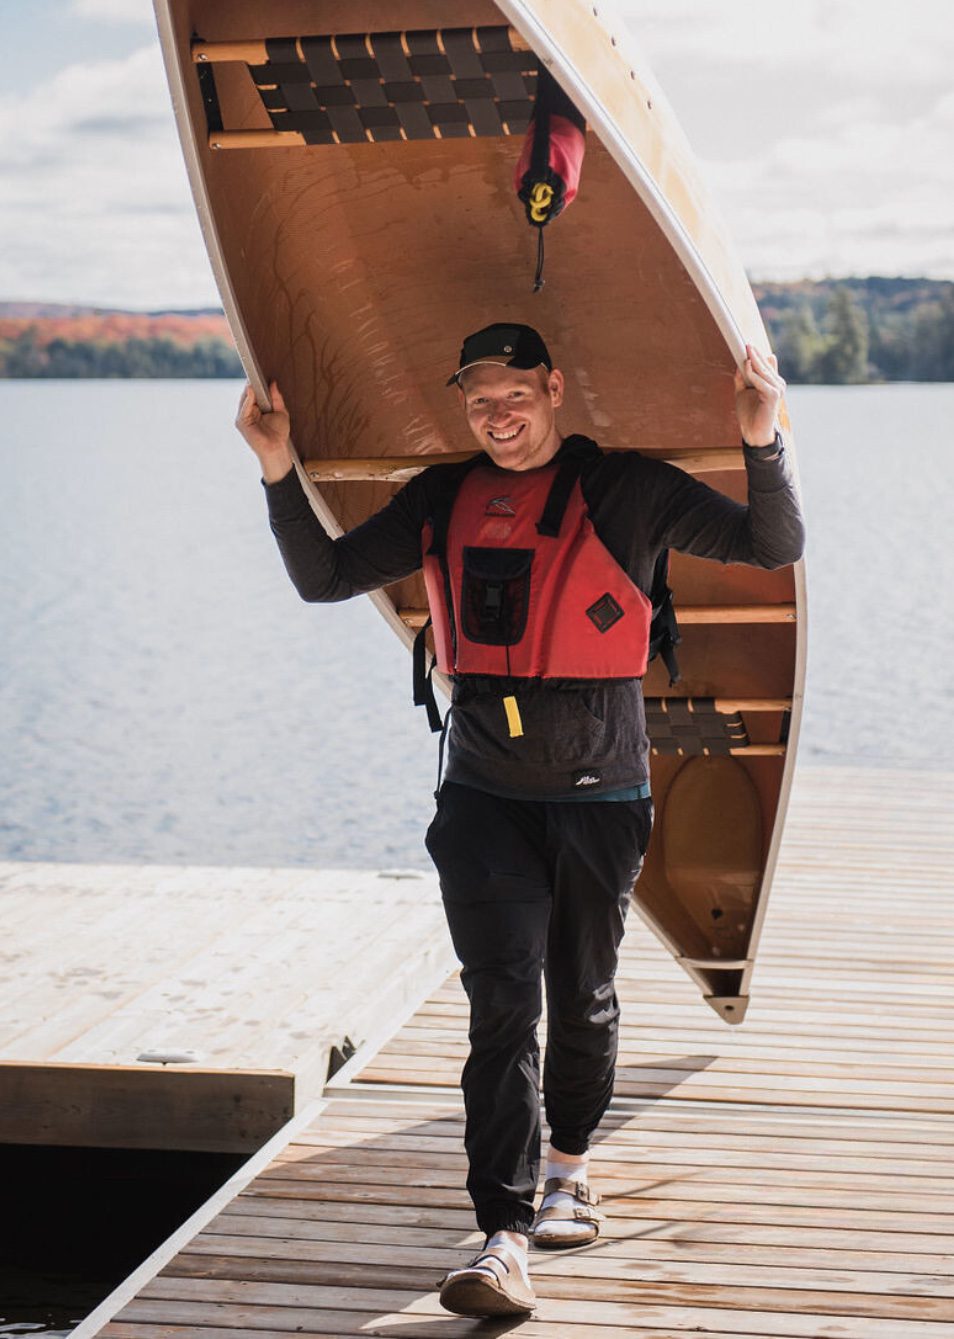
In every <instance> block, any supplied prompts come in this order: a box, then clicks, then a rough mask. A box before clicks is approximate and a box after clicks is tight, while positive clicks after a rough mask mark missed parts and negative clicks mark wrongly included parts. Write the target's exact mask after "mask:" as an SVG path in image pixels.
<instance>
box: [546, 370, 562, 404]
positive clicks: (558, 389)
mask: <svg viewBox="0 0 954 1339" xmlns="http://www.w3.org/2000/svg"><path fill="white" fill-rule="evenodd" d="M565 385H566V383H565V382H564V380H563V373H562V372H561V371H560V369H559V368H557V367H555V368H554V369H553V371H552V372H551V373H550V376H549V378H548V380H547V389H548V390H549V392H550V403H551V404H552V405H553V408H554V409H559V408H560V405H561V404H562V403H563V391H564V388H565Z"/></svg>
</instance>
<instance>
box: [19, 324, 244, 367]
mask: <svg viewBox="0 0 954 1339" xmlns="http://www.w3.org/2000/svg"><path fill="white" fill-rule="evenodd" d="M241 375H242V365H241V363H240V362H239V358H238V354H237V353H236V352H235V349H234V348H233V347H232V346H231V344H228V343H226V341H225V340H224V339H217V338H209V337H206V338H204V339H198V340H196V341H195V342H194V343H191V344H185V343H180V342H179V341H177V340H174V339H170V338H167V337H165V336H161V335H153V336H149V337H147V338H139V337H135V336H134V337H132V338H129V339H124V340H122V341H121V342H108V343H107V342H100V341H98V340H93V339H67V338H63V337H61V336H57V337H56V338H54V339H49V340H45V341H44V340H43V339H42V338H40V337H39V335H38V332H37V330H36V328H34V327H31V328H29V329H26V330H23V331H21V332H20V333H18V334H17V335H15V336H14V337H13V338H12V339H8V340H4V341H2V342H0V377H240V376H241Z"/></svg>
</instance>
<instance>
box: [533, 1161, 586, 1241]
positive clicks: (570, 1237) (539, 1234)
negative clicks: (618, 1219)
mask: <svg viewBox="0 0 954 1339" xmlns="http://www.w3.org/2000/svg"><path fill="white" fill-rule="evenodd" d="M558 1190H559V1191H562V1192H563V1194H565V1195H572V1196H573V1199H574V1200H575V1203H574V1204H567V1203H565V1202H564V1203H563V1204H552V1205H551V1206H550V1208H549V1209H540V1211H539V1213H538V1214H537V1216H536V1218H534V1220H533V1223H532V1224H531V1227H530V1244H531V1246H533V1247H535V1249H536V1250H538V1251H558V1250H561V1249H562V1248H564V1247H569V1246H585V1245H587V1243H588V1242H591V1241H595V1240H596V1238H597V1237H598V1236H599V1234H600V1223H602V1222H603V1221H604V1215H603V1214H601V1213H600V1212H599V1210H598V1209H597V1207H596V1206H597V1204H599V1202H600V1197H599V1193H598V1192H597V1191H595V1190H591V1189H590V1188H589V1186H588V1185H587V1184H586V1182H585V1181H572V1180H564V1179H563V1178H562V1177H559V1176H551V1177H550V1179H549V1181H546V1182H545V1183H544V1186H543V1198H544V1200H546V1197H547V1196H548V1195H552V1194H554V1193H555V1192H556V1191H558ZM547 1223H575V1224H576V1225H577V1226H576V1231H574V1232H560V1233H556V1232H547Z"/></svg>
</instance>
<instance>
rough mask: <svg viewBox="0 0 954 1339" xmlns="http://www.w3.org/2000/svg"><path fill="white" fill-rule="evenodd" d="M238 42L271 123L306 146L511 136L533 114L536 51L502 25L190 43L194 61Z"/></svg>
mask: <svg viewBox="0 0 954 1339" xmlns="http://www.w3.org/2000/svg"><path fill="white" fill-rule="evenodd" d="M243 48H244V55H245V57H246V63H247V64H248V69H249V73H250V74H251V76H252V79H253V81H254V83H255V86H256V88H257V89H258V91H259V94H260V96H261V99H262V103H263V104H264V106H265V109H266V111H267V112H268V115H269V117H270V119H271V122H272V126H273V128H274V131H277V132H281V133H286V132H293V133H295V134H296V135H300V136H301V142H303V143H305V144H356V143H363V142H365V141H372V142H377V141H382V140H419V139H467V138H468V137H470V136H478V135H516V134H523V133H524V132H525V131H526V129H527V126H528V125H529V123H530V117H531V115H532V112H533V98H534V93H535V91H536V82H537V79H536V72H537V57H536V56H535V55H534V54H533V52H532V51H529V50H527V49H526V45H525V43H524V42H523V41H522V39H521V38H520V36H519V34H517V33H516V32H515V31H514V30H513V29H511V28H509V27H507V26H506V25H500V26H496V27H486V28H443V29H436V28H430V29H419V30H416V31H410V32H384V33H352V34H348V35H345V36H321V37H275V38H266V39H264V40H263V41H262V42H260V43H245V44H242V43H220V44H216V43H193V60H194V61H196V62H197V63H198V62H199V61H203V62H215V61H216V60H234V59H235V58H236V54H237V53H238V52H239V51H241V50H242V49H243ZM257 54H261V56H263V57H264V59H263V60H261V62H260V63H254V57H255V55H257ZM249 56H251V57H252V58H253V59H252V60H249V59H248V57H249ZM206 105H207V106H208V98H206ZM214 128H215V129H216V130H218V131H219V132H220V133H219V135H218V142H217V144H216V147H223V148H224V147H228V134H227V132H226V134H225V136H223V135H222V133H221V130H222V127H221V125H219V126H216V127H214ZM211 129H213V126H212V125H211V124H210V130H211ZM247 142H248V141H247V140H246V141H245V143H247ZM262 142H263V143H264V142H265V141H262Z"/></svg>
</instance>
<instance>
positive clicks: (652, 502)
mask: <svg viewBox="0 0 954 1339" xmlns="http://www.w3.org/2000/svg"><path fill="white" fill-rule="evenodd" d="M747 355H748V356H747V358H746V361H745V364H744V366H743V367H742V369H741V370H740V371H737V373H736V376H735V391H736V409H737V416H738V421H739V427H740V429H741V433H742V438H743V442H744V444H745V446H744V455H745V463H746V469H747V474H748V483H749V505H748V506H747V507H746V506H742V505H740V504H738V503H736V502H734V501H732V500H730V499H729V498H726V497H723V496H722V495H721V494H719V493H716V492H714V491H713V490H712V489H710V488H708V487H707V486H706V485H704V484H703V483H701V482H700V481H698V480H696V479H693V478H692V477H691V476H689V475H687V474H685V473H684V472H682V471H680V470H678V469H675V468H674V467H672V466H670V465H668V464H665V463H663V462H660V461H655V460H651V459H648V458H645V457H642V456H640V455H639V454H638V453H637V452H607V453H605V454H604V453H603V452H601V451H600V450H599V448H598V447H597V446H596V445H595V444H594V443H592V442H590V441H588V440H587V439H586V438H583V437H579V436H570V437H567V438H564V437H563V436H562V434H561V432H560V430H559V428H558V426H557V420H556V415H557V411H558V410H559V408H560V405H561V403H562V401H563V391H564V379H563V375H562V373H561V372H560V371H559V369H558V368H556V367H554V366H553V363H552V360H551V358H550V354H549V351H548V350H547V347H546V345H545V344H544V341H543V340H542V338H541V337H540V335H539V334H538V333H537V332H536V331H535V330H533V329H531V328H530V327H528V326H523V325H518V324H508V323H497V324H495V325H492V326H488V327H486V328H485V329H484V330H481V331H478V332H477V333H476V334H474V335H471V336H468V338H467V339H466V340H465V341H464V345H463V348H462V350H461V356H460V362H459V367H458V370H457V371H456V372H455V373H454V374H453V376H452V377H451V378H450V381H449V382H448V385H456V387H457V394H458V397H459V401H460V404H461V407H462V409H463V412H464V416H465V418H466V422H467V426H468V428H469V429H470V432H471V435H472V436H473V438H474V439H475V441H476V442H477V444H478V446H479V447H480V449H481V451H482V452H483V453H484V454H483V455H482V456H480V457H476V458H475V461H474V462H471V463H469V464H468V465H465V466H459V465H458V466H455V465H443V466H441V465H437V466H434V467H432V468H430V469H428V470H426V471H424V472H423V473H422V474H420V475H418V476H417V477H416V478H415V479H413V480H412V481H411V482H410V483H409V484H408V485H407V486H406V487H405V488H403V489H402V490H401V491H400V492H399V493H398V494H397V495H396V496H395V497H394V498H393V499H392V501H391V502H390V503H389V504H388V506H387V507H385V508H384V509H383V510H382V511H380V512H378V513H377V514H376V515H375V516H372V517H371V518H370V519H369V520H368V521H366V522H365V523H364V524H363V525H361V526H358V527H357V528H356V529H355V530H352V531H350V532H349V533H347V534H346V535H344V536H342V537H341V538H340V539H337V540H335V541H332V540H331V539H329V538H328V537H327V536H326V534H325V532H324V530H323V529H322V527H321V525H320V524H319V522H318V521H317V519H316V518H315V516H314V514H313V512H312V511H311V508H310V507H309V505H308V502H307V499H306V498H305V495H304V493H303V491H302V489H301V487H300V485H299V482H298V479H297V476H296V475H295V473H294V471H293V468H292V457H291V453H290V450H289V445H288V442H289V431H290V425H289V418H288V414H287V412H286V410H285V406H284V403H283V401H282V398H281V395H280V393H279V390H278V387H277V386H276V385H274V384H273V385H272V388H271V392H272V403H273V409H272V411H271V412H270V413H268V414H264V413H262V412H261V411H260V410H259V409H258V407H257V406H256V403H255V400H254V397H253V395H252V393H251V390H250V389H249V388H246V392H245V395H244V397H243V400H242V403H241V406H240V409H239V415H238V418H237V420H236V422H237V426H238V428H239V430H240V431H241V432H242V434H243V435H244V437H245V438H246V440H247V441H248V443H249V445H250V446H251V447H252V449H253V450H254V451H255V453H256V455H257V456H258V458H259V461H260V463H261V468H262V478H263V483H264V485H265V489H266V493H267V498H268V507H269V515H270V519H271V526H272V530H273V532H274V534H275V536H276V539H277V541H278V545H279V548H280V550H281V553H282V557H283V559H284V561H285V564H286V567H287V569H288V572H289V575H290V576H291V579H292V580H293V582H294V583H295V585H296V587H297V589H298V591H299V592H300V594H301V595H302V597H303V598H304V599H306V600H315V601H333V600H341V599H347V598H349V597H350V596H352V595H356V594H359V593H361V592H366V591H370V590H374V589H377V588H379V587H381V586H384V585H387V584H388V583H390V582H393V581H397V580H399V579H401V578H403V577H406V576H408V575H410V574H411V573H412V572H414V571H416V570H418V569H419V568H421V567H422V566H423V568H424V573H425V580H426V583H427V589H428V600H429V604H430V608H431V616H432V620H433V624H434V638H435V647H436V652H437V661H438V665H439V667H440V668H441V669H442V670H445V671H446V672H447V673H449V674H451V675H452V676H453V681H454V692H453V707H452V716H451V722H450V733H449V739H448V764H447V773H446V779H445V780H444V783H443V785H442V787H441V790H440V793H439V796H438V808H437V814H436V816H435V818H434V821H433V823H432V824H431V826H430V828H429V830H428V834H427V847H428V850H429V852H430V854H431V856H432V858H433V860H434V862H435V864H436V866H437V869H438V872H439V874H440V882H441V892H442V895H443V899H444V906H445V910H446V913H447V919H448V924H449V927H450V931H451V936H452V939H453V941H454V946H455V949H456V951H457V955H458V957H459V958H460V960H461V963H462V965H463V971H462V981H463V984H464V987H465V989H466V991H467V994H468V997H469V1000H470V1010H471V1016H470V1045H471V1049H470V1054H469V1057H468V1060H467V1063H466V1065H465V1067H464V1071H463V1075H462V1080H461V1082H462V1088H463V1092H464V1099H465V1108H466V1135H465V1144H466V1149H467V1154H468V1160H469V1174H468V1179H467V1186H468V1190H469V1192H470V1195H471V1198H472V1200H473V1202H474V1206H475V1210H476V1215H477V1222H478V1225H479V1227H480V1228H481V1230H482V1231H483V1232H484V1233H485V1234H486V1237H487V1242H486V1245H485V1247H484V1249H483V1250H482V1251H481V1252H480V1253H479V1254H478V1256H477V1257H476V1258H475V1259H474V1260H473V1261H472V1262H471V1264H470V1265H469V1266H467V1267H466V1268H465V1269H458V1270H453V1271H452V1272H451V1273H450V1274H449V1275H448V1276H447V1278H446V1279H445V1280H444V1282H443V1284H442V1288H441V1301H442V1303H443V1304H444V1306H445V1307H447V1308H448V1309H449V1310H451V1311H455V1312H458V1313H460V1314H463V1315H472V1316H490V1315H505V1314H514V1315H519V1314H524V1315H525V1314H528V1313H529V1312H530V1311H531V1310H532V1309H533V1307H534V1305H535V1302H534V1296H533V1292H532V1289H531V1286H530V1281H529V1277H528V1274H527V1249H528V1242H529V1240H530V1239H531V1238H532V1240H533V1243H534V1245H535V1246H537V1247H541V1248H559V1247H563V1246H572V1245H578V1244H580V1243H581V1242H585V1241H590V1240H593V1238H595V1237H596V1235H597V1234H598V1232H599V1223H600V1215H599V1213H598V1212H597V1210H596V1208H595V1205H596V1202H597V1199H598V1196H597V1195H596V1194H595V1193H594V1192H593V1191H591V1190H590V1188H589V1186H588V1185H587V1181H586V1168H587V1162H588V1148H589V1143H590V1139H591V1137H592V1134H593V1132H594V1130H595V1129H596V1127H597V1125H598V1123H599V1121H600V1119H601V1117H602V1115H603V1113H604V1112H605V1110H606V1107H607V1105H608V1104H609V1101H610V1097H611V1095H612V1089H613V1075H614V1064H615V1057H616V1040H617V1025H618V1017H619V1008H618V1004H617V1000H616V994H615V990H614V977H615V971H616V965H617V955H618V949H619V944H620V941H621V938H622V933H623V921H624V917H625V914H626V909H627V906H628V903H629V896H630V890H631V888H632V885H633V882H634V880H635V878H636V876H637V874H638V873H639V869H640V866H641V863H642V858H643V854H644V853H645V850H646V846H647V844H648V841H649V834H650V829H651V825H652V801H651V798H650V794H649V774H648V752H649V749H648V740H647V737H646V730H645V719H644V711H643V701H642V676H643V674H644V673H645V668H646V660H647V651H648V641H649V629H650V622H651V615H652V609H651V603H650V593H651V591H652V586H653V574H654V571H655V569H656V564H657V559H658V557H659V555H660V553H661V552H662V551H663V550H665V549H667V548H670V547H671V548H676V549H678V550H681V551H683V552H686V553H693V554H696V555H698V556H701V557H708V558H715V559H718V560H721V561H723V562H745V563H752V564H756V565H760V566H764V567H778V566H781V565H783V564H786V563H791V562H794V561H795V560H796V559H797V558H798V557H800V555H801V551H802V542H803V532H802V522H801V516H800V511H799V505H798V499H797V494H796V490H795V486H794V482H793V479H792V476H791V472H790V469H789V466H788V463H787V461H786V459H785V451H784V445H783V443H782V439H781V436H780V434H779V431H778V427H777V422H776V415H777V409H778V404H779V400H780V398H781V395H782V392H783V390H784V386H785V383H784V382H783V381H782V379H781V377H780V376H779V375H778V371H777V365H776V362H775V359H774V358H773V357H764V356H763V355H762V354H761V353H760V352H759V351H758V350H757V349H755V348H753V347H752V346H749V347H748V349H747ZM541 976H543V978H544V979H545V982H546V990H547V1011H548V1038H547V1057H546V1065H545V1069H544V1076H543V1089H544V1098H545V1103H546V1113H547V1118H548V1121H549V1124H550V1131H551V1136H550V1149H549V1155H548V1159H547V1164H546V1173H545V1185H544V1196H543V1200H542V1204H541V1206H540V1211H539V1212H538V1213H537V1214H536V1216H534V1197H535V1193H536V1185H537V1176H538V1171H539V1161H540V1104H539V1064H538V1048H537V1038H536V1027H537V1023H538V1021H539V1018H540V1015H541Z"/></svg>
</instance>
